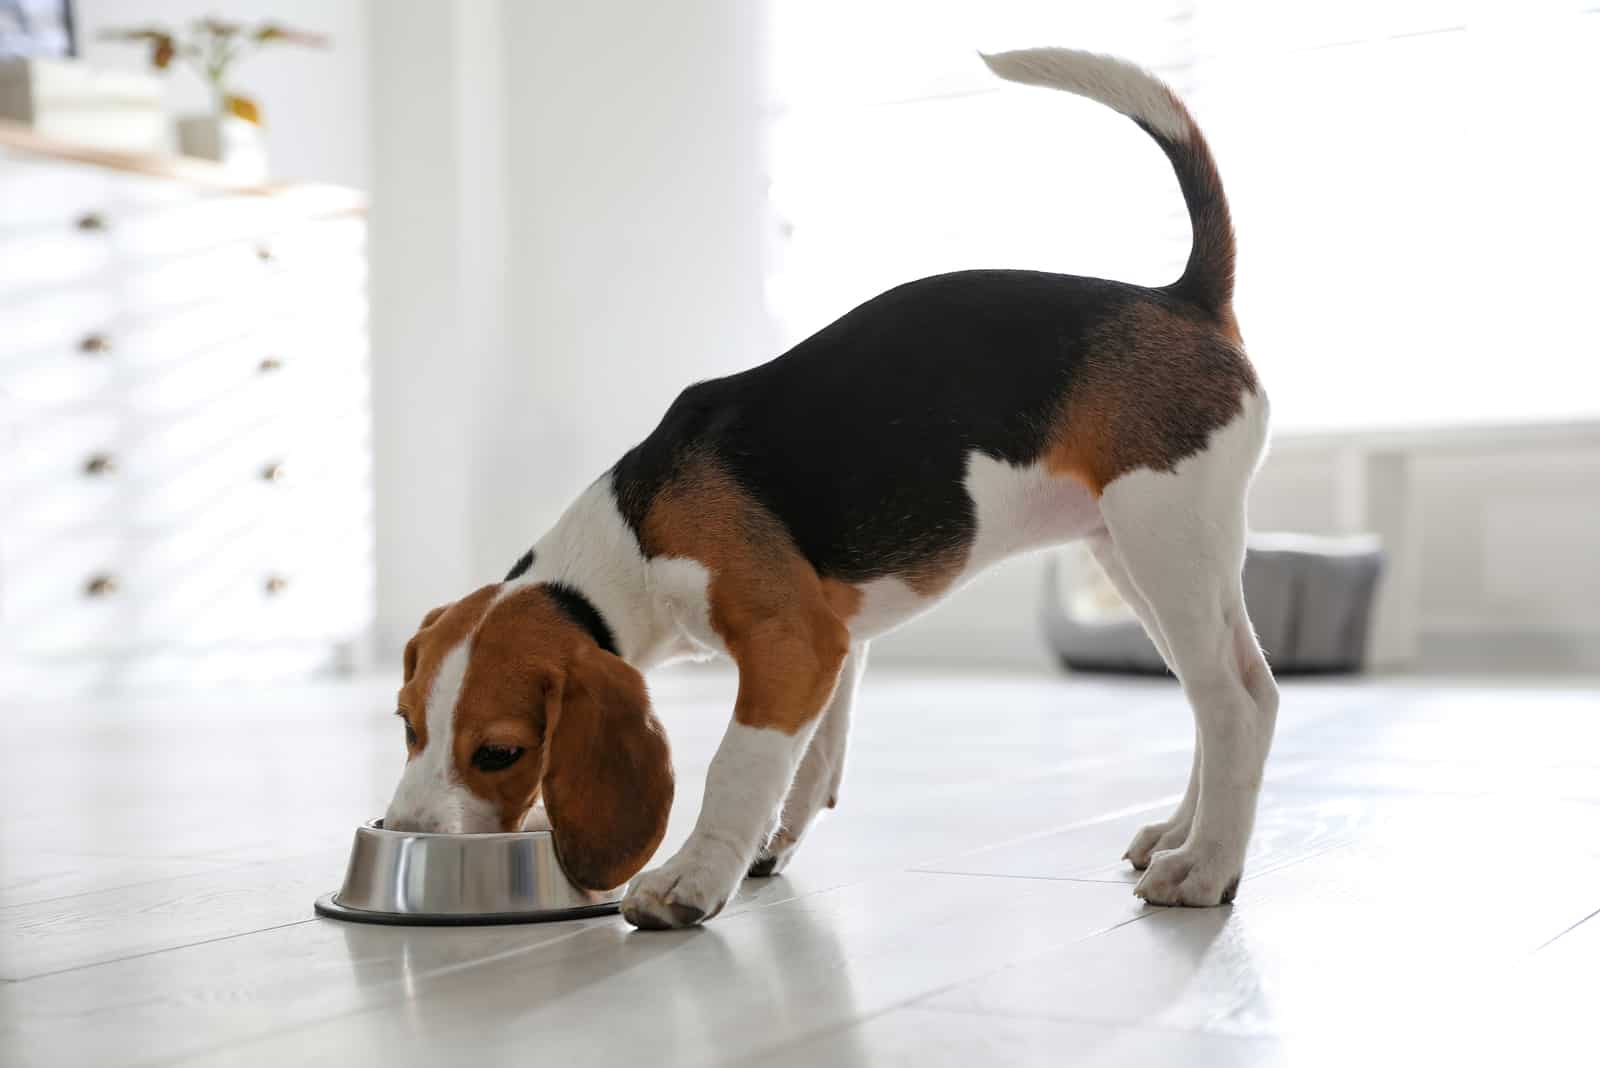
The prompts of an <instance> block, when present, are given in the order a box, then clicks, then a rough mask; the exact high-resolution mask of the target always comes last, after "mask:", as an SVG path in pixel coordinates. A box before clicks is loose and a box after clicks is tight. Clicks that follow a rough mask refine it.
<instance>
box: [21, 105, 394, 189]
mask: <svg viewBox="0 0 1600 1068" xmlns="http://www.w3.org/2000/svg"><path fill="white" fill-rule="evenodd" d="M4 150H10V151H14V152H20V153H26V154H27V155H30V156H38V157H40V158H43V159H53V160H60V161H62V162H66V163H82V164H86V165H88V166H92V167H105V168H107V169H110V170H114V171H122V172H124V173H127V174H140V175H145V176H147V177H152V178H169V179H172V180H174V181H180V182H188V183H191V184H193V185H197V186H203V187H205V188H208V189H215V190H218V191H221V192H230V193H239V194H244V195H249V196H292V197H296V198H298V197H301V196H306V195H310V196H312V197H314V198H316V199H318V200H324V199H328V200H334V201H338V200H343V201H344V202H345V205H344V206H345V209H346V210H349V211H365V210H366V206H367V196H366V194H365V193H364V192H362V191H361V190H359V189H351V188H348V187H345V186H336V185H330V184H326V183H320V182H283V181H268V182H241V181H240V180H239V179H238V178H237V177H235V176H234V175H231V174H229V173H228V171H227V169H226V168H224V167H223V166H221V165H220V164H217V163H212V162H210V161H209V160H203V159H194V158H192V157H188V156H171V155H162V154H157V153H147V152H126V151H121V150H119V149H112V148H100V147H98V146H95V145H85V144H80V143H77V142H72V141H63V140H61V139H59V138H55V137H49V136H47V135H45V134H41V133H39V132H38V131H37V130H35V129H33V128H32V127H31V126H28V125H27V124H25V123H20V122H15V121H13V120H10V119H0V151H4Z"/></svg>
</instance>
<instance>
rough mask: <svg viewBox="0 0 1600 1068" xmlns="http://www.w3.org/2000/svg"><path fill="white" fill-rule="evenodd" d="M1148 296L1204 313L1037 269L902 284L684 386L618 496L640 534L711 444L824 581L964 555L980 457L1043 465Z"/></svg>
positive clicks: (1138, 290)
mask: <svg viewBox="0 0 1600 1068" xmlns="http://www.w3.org/2000/svg"><path fill="white" fill-rule="evenodd" d="M1138 303H1146V304H1155V305H1160V306H1161V307H1162V308H1163V309H1164V310H1168V311H1170V312H1171V313H1173V314H1175V315H1181V316H1184V317H1188V318H1192V317H1194V316H1195V315H1196V314H1197V311H1196V309H1194V308H1193V306H1191V305H1187V304H1184V303H1183V302H1182V301H1179V300H1178V299H1177V298H1175V297H1173V296H1172V295H1170V294H1168V293H1166V292H1164V291H1162V290H1153V289H1145V288H1143V287H1139V286H1132V285H1127V284H1124V283H1121V282H1113V281H1107V280H1103V279H1097V278H1079V277H1075V276H1071V275H1056V274H1044V273H1040V272H1034V271H964V272H960V273H956V274H946V275H938V276H935V277H932V278H925V279H922V280H920V281H917V282H911V283H909V284H907V285H903V286H900V287H898V288H896V289H892V290H890V291H889V292H887V293H884V294H883V295H882V296H879V297H877V298H875V299H873V300H870V301H868V302H867V303H866V304H863V305H861V306H860V307H859V308H857V309H855V310H854V311H852V312H850V313H849V314H848V315H845V316H844V317H843V318H841V319H839V320H838V321H836V322H834V323H833V324H832V325H830V326H828V327H826V328H824V329H823V330H821V331H820V332H818V333H817V334H815V335H813V336H812V337H810V338H808V339H807V340H805V341H802V342H801V343H800V344H798V345H796V346H795V347H794V348H793V349H790V350H789V351H788V352H787V353H785V354H784V355H782V356H779V357H778V358H777V359H775V360H772V361H770V362H769V363H766V364H763V365H761V366H760V367H756V368H753V369H751V370H749V371H745V372H743V373H740V374H736V375H731V376H729V377H727V378H720V379H715V380H712V381H709V382H702V383H699V384H698V385H694V386H691V387H689V388H688V389H686V390H684V392H683V393H682V394H681V395H680V396H679V397H678V399H677V400H676V401H675V402H674V403H673V405H672V407H671V408H670V409H669V410H668V411H667V414H666V416H665V417H664V418H663V419H662V421H661V423H660V425H659V426H658V427H657V428H656V429H655V431H654V432H653V433H652V434H651V435H650V436H649V437H648V438H646V439H645V440H644V441H643V442H642V443H641V444H640V445H638V446H637V447H636V448H634V449H633V450H632V451H630V452H629V453H628V454H627V455H625V456H624V457H623V458H622V460H621V461H619V462H618V464H617V466H616V467H615V468H613V470H612V487H613V490H614V492H615V494H616V498H617V503H618V506H619V508H620V509H621V512H622V515H623V517H624V518H625V520H626V521H627V522H628V523H629V525H630V526H631V527H632V528H633V531H634V533H635V535H636V536H639V535H641V532H642V529H643V523H644V518H645V514H646V512H647V511H648V509H649V506H650V502H651V501H652V500H653V499H654V497H655V496H656V494H657V493H659V492H660V490H661V487H662V486H663V485H665V484H666V483H667V481H668V480H670V479H671V478H672V477H673V474H674V471H675V470H676V469H677V468H678V466H679V465H680V464H681V463H682V462H683V460H684V459H685V458H686V457H688V456H691V455H697V456H705V457H710V458H712V459H714V460H715V462H716V463H717V464H718V465H719V466H720V467H721V468H722V469H724V470H725V471H726V472H727V473H728V474H729V475H730V476H731V477H732V478H733V479H735V480H736V481H737V482H738V484H739V485H740V487H741V488H742V489H743V490H744V491H745V492H747V493H748V494H749V495H750V496H751V497H752V498H754V499H755V500H757V501H758V502H760V503H761V504H762V505H763V506H765V507H766V508H767V509H768V510H769V511H770V512H771V513H772V514H773V515H775V516H776V517H777V518H778V519H779V520H780V521H781V522H782V523H783V525H784V526H785V527H786V528H787V529H788V531H789V534H790V536H791V537H792V538H793V540H794V542H795V545H796V546H797V547H798V548H799V550H800V551H801V553H802V554H803V555H804V556H805V557H806V558H807V559H808V560H809V561H810V562H811V564H812V566H813V567H815V568H816V569H817V571H818V573H819V574H821V575H823V576H824V577H831V578H836V579H839V580H842V581H845V582H863V581H867V580H870V579H873V578H877V577H879V576H882V575H886V574H892V573H896V572H902V571H906V570H908V569H912V568H915V567H916V566H917V565H918V564H919V563H921V562H923V561H926V560H929V559H934V558H938V557H941V556H943V555H944V554H948V553H950V552H952V550H954V551H965V548H966V546H967V545H969V544H970V543H971V540H972V538H973V536H974V534H975V531H976V525H977V518H976V516H975V514H974V509H973V503H972V499H971V498H970V496H969V495H968V494H967V491H966V487H965V485H964V481H965V478H966V474H967V458H968V454H969V453H971V452H972V451H974V450H976V451H979V452H982V453H984V454H985V455H987V456H991V457H993V458H994V459H996V460H1001V461H1004V462H1006V463H1010V464H1016V465H1026V464H1030V463H1033V462H1035V461H1036V460H1037V459H1038V458H1039V457H1040V455H1041V453H1043V452H1044V450H1045V449H1046V447H1047V446H1048V444H1049V441H1050V435H1051V434H1052V428H1053V425H1054V421H1055V419H1056V417H1057V415H1058V414H1059V413H1060V411H1061V410H1062V404H1063V401H1064V399H1065V398H1066V397H1067V395H1068V394H1069V393H1070V391H1071V389H1072V386H1073V382H1074V378H1075V375H1076V374H1077V373H1078V372H1079V370H1080V368H1081V365H1082V363H1083V360H1084V358H1085V355H1086V352H1087V351H1088V348H1089V344H1090V338H1091V337H1092V336H1093V333H1094V332H1095V329H1096V327H1097V326H1098V325H1099V324H1100V323H1102V322H1104V321H1106V320H1107V319H1108V317H1112V316H1116V315H1118V314H1119V313H1120V312H1121V311H1122V310H1123V309H1125V308H1127V307H1129V306H1130V305H1133V304H1138ZM641 544H642V542H641Z"/></svg>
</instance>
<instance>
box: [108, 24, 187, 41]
mask: <svg viewBox="0 0 1600 1068" xmlns="http://www.w3.org/2000/svg"><path fill="white" fill-rule="evenodd" d="M99 36H100V39H101V40H102V41H158V40H161V39H162V38H165V39H167V40H169V41H170V40H172V34H171V33H170V32H169V31H167V30H163V29H159V28H157V27H154V26H151V27H148V28H145V29H126V30H118V29H105V30H101V31H100V34H99Z"/></svg>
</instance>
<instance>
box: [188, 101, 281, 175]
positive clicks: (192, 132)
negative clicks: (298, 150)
mask: <svg viewBox="0 0 1600 1068" xmlns="http://www.w3.org/2000/svg"><path fill="white" fill-rule="evenodd" d="M178 150H179V151H180V152H182V153H183V154H184V155H185V156H195V157H197V158H199V159H208V160H211V161H212V162H214V163H220V164H221V165H222V166H223V168H224V169H225V170H226V171H227V172H228V174H229V176H230V177H233V178H237V179H239V180H240V181H243V182H259V181H263V180H265V179H266V177H267V143H266V137H265V136H264V135H263V133H262V130H261V127H259V126H257V125H256V124H255V123H253V122H249V121H247V120H245V119H241V118H239V117H237V116H235V115H223V116H217V115H187V116H184V117H183V118H180V119H179V120H178Z"/></svg>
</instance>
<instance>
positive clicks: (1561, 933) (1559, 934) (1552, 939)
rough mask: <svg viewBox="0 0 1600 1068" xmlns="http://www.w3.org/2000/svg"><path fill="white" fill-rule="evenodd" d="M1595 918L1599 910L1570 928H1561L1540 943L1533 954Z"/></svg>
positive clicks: (1599, 913) (1599, 912)
mask: <svg viewBox="0 0 1600 1068" xmlns="http://www.w3.org/2000/svg"><path fill="white" fill-rule="evenodd" d="M1596 916H1600V909H1595V910H1594V911H1593V912H1591V913H1589V915H1587V916H1585V917H1584V918H1583V919H1581V920H1579V921H1578V922H1577V923H1574V924H1572V925H1571V926H1570V927H1565V928H1563V929H1562V930H1560V931H1558V932H1557V933H1556V934H1554V935H1552V936H1551V937H1550V938H1549V939H1547V940H1546V941H1544V942H1541V943H1540V944H1539V946H1538V948H1537V949H1535V950H1534V952H1535V953H1538V952H1540V951H1541V950H1543V949H1545V948H1546V947H1547V946H1549V945H1551V944H1553V943H1554V942H1555V941H1556V940H1557V939H1561V938H1565V937H1566V936H1567V935H1569V934H1571V933H1572V932H1573V931H1576V930H1577V929H1578V928H1580V927H1582V926H1583V925H1584V924H1586V923H1588V922H1589V921H1590V920H1592V919H1594V918H1595V917H1596Z"/></svg>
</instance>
